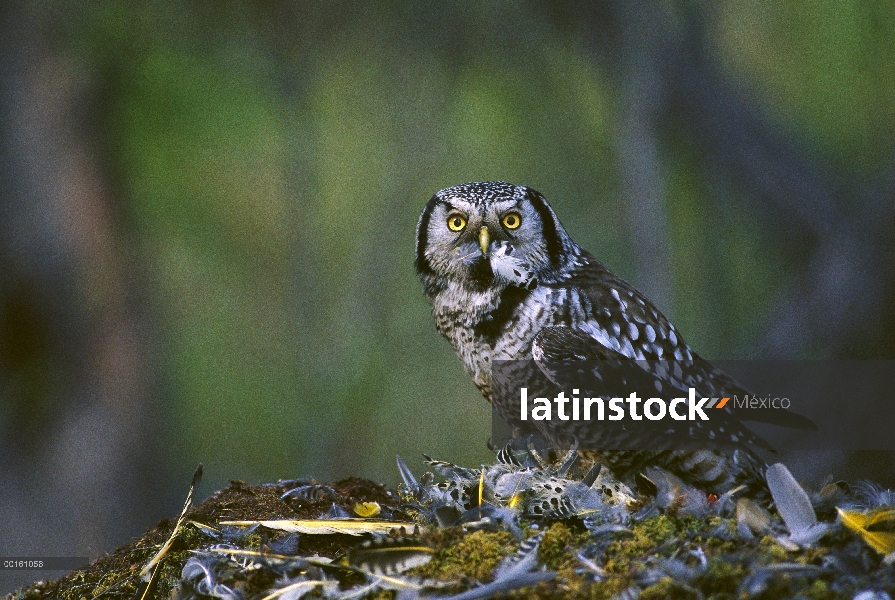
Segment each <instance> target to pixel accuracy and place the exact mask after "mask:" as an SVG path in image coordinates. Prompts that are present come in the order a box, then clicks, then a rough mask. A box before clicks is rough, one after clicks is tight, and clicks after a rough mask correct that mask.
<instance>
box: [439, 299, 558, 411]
mask: <svg viewBox="0 0 895 600" xmlns="http://www.w3.org/2000/svg"><path fill="white" fill-rule="evenodd" d="M566 295H567V294H566V291H565V290H562V289H553V288H549V287H537V288H535V289H534V290H525V289H522V288H518V287H515V286H511V287H507V288H504V289H503V290H501V291H500V292H499V293H490V292H489V293H488V294H483V295H482V296H487V297H473V296H471V295H470V296H467V297H465V298H464V297H462V296H460V295H459V294H457V295H454V296H453V297H446V298H442V299H440V300H441V301H436V302H434V303H433V305H434V306H433V307H434V312H435V323H436V327H437V328H438V330H439V331H440V332H441V334H442V335H444V336H445V337H446V338H447V339H448V341H450V343H451V346H453V348H454V351H455V352H456V353H457V356H458V357H459V358H460V360H461V361H463V365H464V367H465V368H466V371H467V372H468V373H469V375H470V376H471V377H472V379H473V382H474V383H475V385H476V387H477V388H478V389H479V391H481V392H482V394H483V395H484V396H485V398H487V399H488V401H489V402H490V401H491V368H492V363H493V361H505V360H530V359H531V343H532V341H533V340H534V338H535V336H536V335H537V334H538V332H539V331H540V330H541V329H543V328H544V327H548V326H550V325H558V324H570V323H567V321H568V320H569V317H570V314H569V310H568V307H567V304H568V302H567V298H566ZM436 300H439V299H436Z"/></svg>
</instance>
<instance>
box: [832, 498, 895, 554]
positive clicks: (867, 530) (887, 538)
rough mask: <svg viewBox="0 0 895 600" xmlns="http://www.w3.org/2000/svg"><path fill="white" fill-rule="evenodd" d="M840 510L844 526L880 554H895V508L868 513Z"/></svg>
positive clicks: (876, 509) (878, 509)
mask: <svg viewBox="0 0 895 600" xmlns="http://www.w3.org/2000/svg"><path fill="white" fill-rule="evenodd" d="M838 510H839V518H840V520H841V521H842V524H843V525H845V526H846V527H848V528H849V529H851V530H852V531H854V532H855V533H857V534H858V535H860V536H861V539H863V540H864V541H865V542H867V544H868V545H869V546H870V547H871V548H873V549H874V550H876V551H877V552H879V553H880V554H890V553H892V552H895V508H893V507H879V508H875V509H872V510H870V511H867V512H862V511H857V510H843V509H841V508H840V509H838Z"/></svg>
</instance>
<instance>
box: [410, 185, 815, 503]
mask: <svg viewBox="0 0 895 600" xmlns="http://www.w3.org/2000/svg"><path fill="white" fill-rule="evenodd" d="M416 268H417V272H418V273H419V276H420V278H421V279H422V281H423V285H424V289H425V293H426V295H427V297H428V298H429V301H430V302H431V304H432V310H433V314H434V317H435V324H436V327H437V329H438V331H439V332H441V334H442V335H444V336H445V337H446V338H447V339H448V341H450V343H451V345H452V347H453V348H454V350H455V352H456V353H457V355H458V356H459V357H460V359H461V360H462V361H463V364H464V366H465V367H466V370H467V372H468V373H469V374H470V376H471V377H472V379H473V381H474V383H475V385H476V386H477V387H478V389H479V390H480V391H481V392H482V394H483V395H484V396H485V398H487V399H488V401H489V402H494V403H495V406H496V407H497V408H498V411H500V412H502V414H503V415H504V416H505V417H507V418H510V419H512V417H513V415H511V414H510V409H509V408H508V407H507V406H504V405H503V404H502V401H501V400H500V398H501V394H500V393H499V392H500V390H495V389H493V386H494V385H495V382H494V381H493V380H492V366H493V365H494V363H495V362H497V361H532V360H533V361H534V362H533V363H532V364H536V365H537V368H532V369H530V370H529V371H528V372H527V373H524V374H522V375H521V377H522V379H523V381H525V383H527V384H528V385H529V386H530V387H532V388H534V389H536V390H538V392H542V393H543V395H545V396H546V397H552V395H551V394H552V392H554V391H558V390H559V389H560V388H563V389H565V388H566V386H567V385H568V384H571V383H572V379H571V377H572V376H571V375H570V373H571V372H572V371H574V370H575V368H576V367H577V365H578V362H576V361H579V362H580V361H582V360H588V361H591V360H600V361H609V362H605V363H602V364H603V365H607V364H610V363H611V361H622V360H624V361H628V362H632V361H636V363H632V364H636V365H638V366H639V368H640V369H641V371H640V374H641V375H643V376H644V377H646V378H648V379H649V380H650V381H651V382H652V383H654V384H655V385H656V387H657V389H659V388H661V387H662V386H665V388H667V389H669V390H686V389H687V388H689V387H693V388H695V389H696V390H697V391H698V392H699V393H700V394H701V395H702V396H705V397H724V396H727V397H729V396H732V395H734V394H739V395H743V394H746V393H748V392H747V391H746V390H744V389H742V388H741V387H739V386H738V385H737V384H736V383H735V382H734V381H733V380H732V379H731V378H730V377H728V376H727V375H725V374H724V373H723V372H721V371H719V370H718V369H716V368H715V367H713V366H712V365H711V364H709V363H708V362H707V361H705V360H704V359H702V358H700V357H699V356H698V355H697V354H696V353H695V352H694V351H693V350H692V349H691V348H690V346H689V345H687V343H686V342H685V341H684V339H683V337H682V336H681V335H680V333H679V332H678V331H677V329H676V328H675V327H674V325H672V324H671V323H670V322H669V321H668V319H666V318H665V316H664V315H663V314H662V313H661V312H660V311H659V310H658V309H657V308H656V307H655V306H653V304H652V303H651V302H650V301H649V300H648V299H646V298H645V297H644V296H643V295H642V294H641V293H640V292H638V291H637V290H636V289H635V288H634V287H633V286H632V285H631V284H629V283H628V282H626V281H624V280H623V279H621V278H619V277H617V276H616V275H614V274H613V273H611V272H610V271H609V270H608V269H607V268H606V267H605V266H604V265H602V264H601V263H600V262H599V261H598V260H596V259H595V258H594V257H593V256H591V255H590V254H589V253H588V252H587V251H585V250H583V249H582V248H581V247H580V246H578V245H577V244H576V243H575V242H573V241H572V240H571V238H570V237H569V236H568V234H567V233H566V231H565V229H564V228H563V227H562V225H561V224H560V222H559V219H558V218H557V217H556V215H555V213H554V212H553V209H552V208H551V207H550V205H549V204H548V203H547V201H546V200H545V199H544V197H543V196H542V195H541V194H539V193H538V192H536V191H534V190H532V189H531V188H528V187H524V186H516V185H511V184H508V183H505V182H482V183H468V184H464V185H460V186H456V187H451V188H447V189H444V190H441V191H439V192H437V193H436V194H435V195H434V196H433V197H432V199H431V200H430V201H429V203H428V204H427V205H426V207H425V208H424V209H423V212H422V214H421V216H420V219H419V223H418V226H417V247H416ZM570 361H571V362H570ZM569 364H572V365H573V367H572V368H569V367H568V365H569ZM581 364H583V363H581ZM587 364H592V363H587ZM564 365H565V367H564ZM564 368H565V371H564ZM606 368H607V367H605V366H604V367H601V369H606ZM579 370H580V369H579ZM605 374H606V373H596V376H597V377H601V376H603V375H605ZM568 387H571V385H568ZM721 413H724V414H723V415H722V414H721ZM755 416H757V417H759V418H763V417H764V415H755ZM773 416H774V418H775V422H776V423H777V424H781V425H788V426H792V427H799V428H812V427H813V424H812V423H811V422H810V421H809V420H807V419H805V418H804V417H801V416H799V415H795V414H793V413H790V412H788V411H775V414H774V415H773ZM662 427H664V428H669V427H670V429H668V430H667V431H666V430H665V429H656V428H652V429H650V428H647V427H643V428H640V427H639V426H638V427H635V428H628V429H624V428H621V427H618V426H615V427H612V426H609V425H608V424H602V423H587V424H586V427H585V425H581V426H580V427H579V429H577V430H574V434H575V435H576V436H578V437H579V438H580V439H581V440H582V442H583V444H582V445H585V443H586V445H587V446H588V447H591V448H597V449H600V450H601V452H600V453H599V454H600V455H599V459H600V460H601V461H603V462H604V464H606V465H607V466H609V467H610V468H612V469H613V470H614V471H616V473H617V474H619V475H622V476H624V475H625V473H631V472H635V471H639V470H641V469H643V468H645V467H646V466H649V465H656V466H661V467H663V468H667V469H668V470H670V471H672V472H674V473H676V474H677V475H679V476H681V477H682V478H683V479H684V480H685V481H688V482H690V483H693V484H696V485H701V486H702V487H703V488H704V489H707V490H709V491H726V489H729V488H730V487H731V486H732V485H734V484H735V483H737V482H738V481H739V480H740V479H744V478H745V479H749V478H760V476H761V471H762V468H763V462H762V461H761V459H759V458H758V457H757V456H755V454H753V453H752V451H751V450H749V448H748V446H750V445H757V446H765V447H767V444H766V443H765V442H764V441H763V440H762V439H761V438H760V437H758V436H757V435H755V434H754V433H753V432H751V431H749V430H748V429H747V428H746V427H745V426H744V425H742V423H740V422H739V420H738V419H737V418H736V416H735V415H734V414H733V412H732V411H731V410H729V408H725V409H722V410H721V411H718V415H715V414H713V419H712V420H711V422H710V423H705V424H702V423H700V422H698V421H697V422H693V421H690V422H688V423H686V427H685V428H683V429H682V426H680V425H677V424H676V423H663V424H662ZM675 427H676V428H677V429H675ZM570 431H571V430H570ZM541 432H542V433H544V434H545V436H546V437H548V439H549V438H550V436H551V435H552V436H554V437H555V436H556V434H555V432H552V431H547V430H544V429H543V428H541ZM682 439H686V440H690V441H691V442H692V443H691V444H689V446H688V445H687V444H684V445H683V446H682V445H681V444H680V442H681V440H682ZM551 441H554V442H557V441H561V440H556V439H553V440H551ZM644 442H648V448H646V446H645V445H644ZM637 443H640V446H643V447H644V449H641V448H640V447H638V446H637ZM620 449H623V450H620ZM731 450H733V451H731Z"/></svg>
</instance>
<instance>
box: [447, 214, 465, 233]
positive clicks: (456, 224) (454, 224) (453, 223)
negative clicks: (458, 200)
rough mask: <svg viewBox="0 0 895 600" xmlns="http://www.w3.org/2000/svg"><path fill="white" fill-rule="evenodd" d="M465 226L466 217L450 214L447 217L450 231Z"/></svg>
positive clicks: (460, 229) (459, 229) (461, 229)
mask: <svg viewBox="0 0 895 600" xmlns="http://www.w3.org/2000/svg"><path fill="white" fill-rule="evenodd" d="M464 227H466V219H464V218H463V217H461V216H460V215H452V216H450V217H448V229H450V230H451V231H463V228H464Z"/></svg>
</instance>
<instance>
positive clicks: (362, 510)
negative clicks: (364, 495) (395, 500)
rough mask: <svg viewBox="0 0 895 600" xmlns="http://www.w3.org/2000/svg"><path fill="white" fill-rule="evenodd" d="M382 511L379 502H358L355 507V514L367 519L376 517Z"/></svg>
mask: <svg viewBox="0 0 895 600" xmlns="http://www.w3.org/2000/svg"><path fill="white" fill-rule="evenodd" d="M381 510H382V509H381V508H380V506H379V503H378V502H358V503H357V504H355V505H354V514H356V515H357V516H359V517H364V518H365V519H369V518H370V517H375V516H376V515H378V514H379V512H380V511H381Z"/></svg>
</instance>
